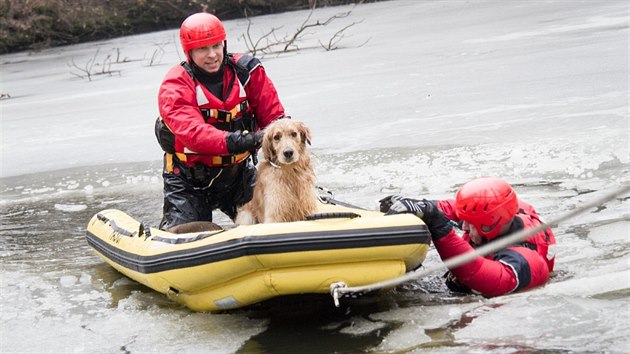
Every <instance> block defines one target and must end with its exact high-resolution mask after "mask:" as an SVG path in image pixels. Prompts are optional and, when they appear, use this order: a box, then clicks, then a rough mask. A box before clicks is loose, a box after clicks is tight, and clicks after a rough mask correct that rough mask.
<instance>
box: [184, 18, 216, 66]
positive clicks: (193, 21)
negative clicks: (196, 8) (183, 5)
mask: <svg viewBox="0 0 630 354" xmlns="http://www.w3.org/2000/svg"><path fill="white" fill-rule="evenodd" d="M225 39H226V35H225V28H223V24H222V23H221V20H219V19H218V18H217V17H216V16H214V15H212V14H209V13H206V12H199V13H196V14H193V15H190V16H188V17H187V18H186V19H185V20H184V22H183V23H182V26H181V27H180V29H179V40H180V41H181V43H182V49H184V53H185V54H186V58H188V60H190V55H189V54H188V52H190V50H191V49H195V48H201V47H206V46H209V45H213V44H215V43H218V42H222V41H225Z"/></svg>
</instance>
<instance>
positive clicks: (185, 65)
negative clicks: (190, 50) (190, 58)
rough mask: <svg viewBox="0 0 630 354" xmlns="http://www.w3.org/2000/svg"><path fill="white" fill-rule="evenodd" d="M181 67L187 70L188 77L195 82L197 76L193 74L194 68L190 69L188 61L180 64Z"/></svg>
mask: <svg viewBox="0 0 630 354" xmlns="http://www.w3.org/2000/svg"><path fill="white" fill-rule="evenodd" d="M179 65H181V66H182V67H183V68H184V69H185V70H186V72H187V73H188V75H190V77H191V78H192V79H193V80H195V75H194V74H193V71H192V68H191V67H190V64H188V62H187V61H183V62H181V63H179Z"/></svg>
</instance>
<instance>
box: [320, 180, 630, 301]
mask: <svg viewBox="0 0 630 354" xmlns="http://www.w3.org/2000/svg"><path fill="white" fill-rule="evenodd" d="M629 191H630V186H624V187H621V188H619V189H617V190H615V191H614V192H611V193H609V194H606V195H604V196H603V197H601V198H598V199H596V200H594V201H592V202H590V203H587V204H585V205H583V206H581V207H579V208H576V209H574V210H571V211H569V212H567V213H566V214H564V215H561V216H559V217H557V218H555V219H552V220H550V221H548V222H547V223H541V224H540V225H538V226H536V227H534V228H531V229H526V230H521V231H519V232H516V233H514V234H511V235H509V236H507V237H502V238H500V239H498V240H495V241H492V242H491V243H488V244H486V245H483V246H481V247H479V248H476V249H475V250H474V251H472V252H467V253H464V254H462V255H459V256H457V257H453V258H450V259H448V260H446V261H444V262H443V263H441V264H438V265H435V266H433V267H428V268H423V269H419V270H417V271H415V272H411V273H407V274H405V275H403V276H400V277H398V278H395V279H390V280H385V281H381V282H378V283H373V284H368V285H364V286H355V287H348V286H347V285H346V284H344V283H342V282H339V283H333V284H331V285H330V294H331V295H332V297H333V300H334V301H335V305H336V306H337V307H338V306H339V297H340V296H342V295H343V294H347V293H356V292H369V291H373V290H377V289H382V288H391V287H394V286H396V285H400V284H402V283H405V282H408V281H410V280H414V279H419V278H421V277H424V276H426V275H428V274H431V273H434V272H437V271H440V270H442V271H443V270H444V269H445V268H448V269H451V268H456V267H458V266H460V265H462V264H465V263H468V262H470V261H472V260H474V259H475V258H477V257H483V256H486V255H488V254H490V253H493V252H496V251H498V250H501V249H503V248H505V247H507V246H510V245H513V244H515V243H518V242H520V241H522V240H524V239H526V238H529V237H531V236H533V235H534V234H536V233H538V232H541V231H543V230H545V229H548V228H549V226H548V225H557V224H559V223H561V222H564V221H566V220H568V219H571V218H573V217H575V216H577V215H579V214H581V213H583V212H585V211H586V210H588V209H591V208H594V207H597V206H600V205H601V204H603V203H605V202H607V201H609V200H611V199H614V198H615V197H617V196H620V195H622V194H624V193H627V192H629Z"/></svg>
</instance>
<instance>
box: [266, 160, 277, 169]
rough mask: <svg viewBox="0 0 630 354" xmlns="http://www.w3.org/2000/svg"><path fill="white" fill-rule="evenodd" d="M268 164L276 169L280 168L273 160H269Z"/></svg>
mask: <svg viewBox="0 0 630 354" xmlns="http://www.w3.org/2000/svg"><path fill="white" fill-rule="evenodd" d="M267 162H269V164H270V165H271V166H272V167H274V168H280V166H278V165H276V164H275V163H273V162H272V161H271V160H267Z"/></svg>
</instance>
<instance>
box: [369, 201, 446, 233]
mask: <svg viewBox="0 0 630 354" xmlns="http://www.w3.org/2000/svg"><path fill="white" fill-rule="evenodd" d="M379 203H380V209H381V212H384V213H385V214H386V215H392V214H401V213H411V214H414V215H416V216H417V217H419V218H420V219H422V221H424V223H425V224H426V225H427V227H428V228H429V231H430V232H431V238H432V239H433V241H435V240H437V239H440V238H442V237H444V236H446V235H447V234H448V233H449V232H451V230H453V225H452V224H451V220H450V219H449V218H447V217H446V215H444V213H442V211H441V210H440V208H438V206H437V201H435V200H426V199H422V200H417V199H409V198H403V197H401V196H399V195H390V196H388V197H385V198H383V199H381V200H379Z"/></svg>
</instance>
